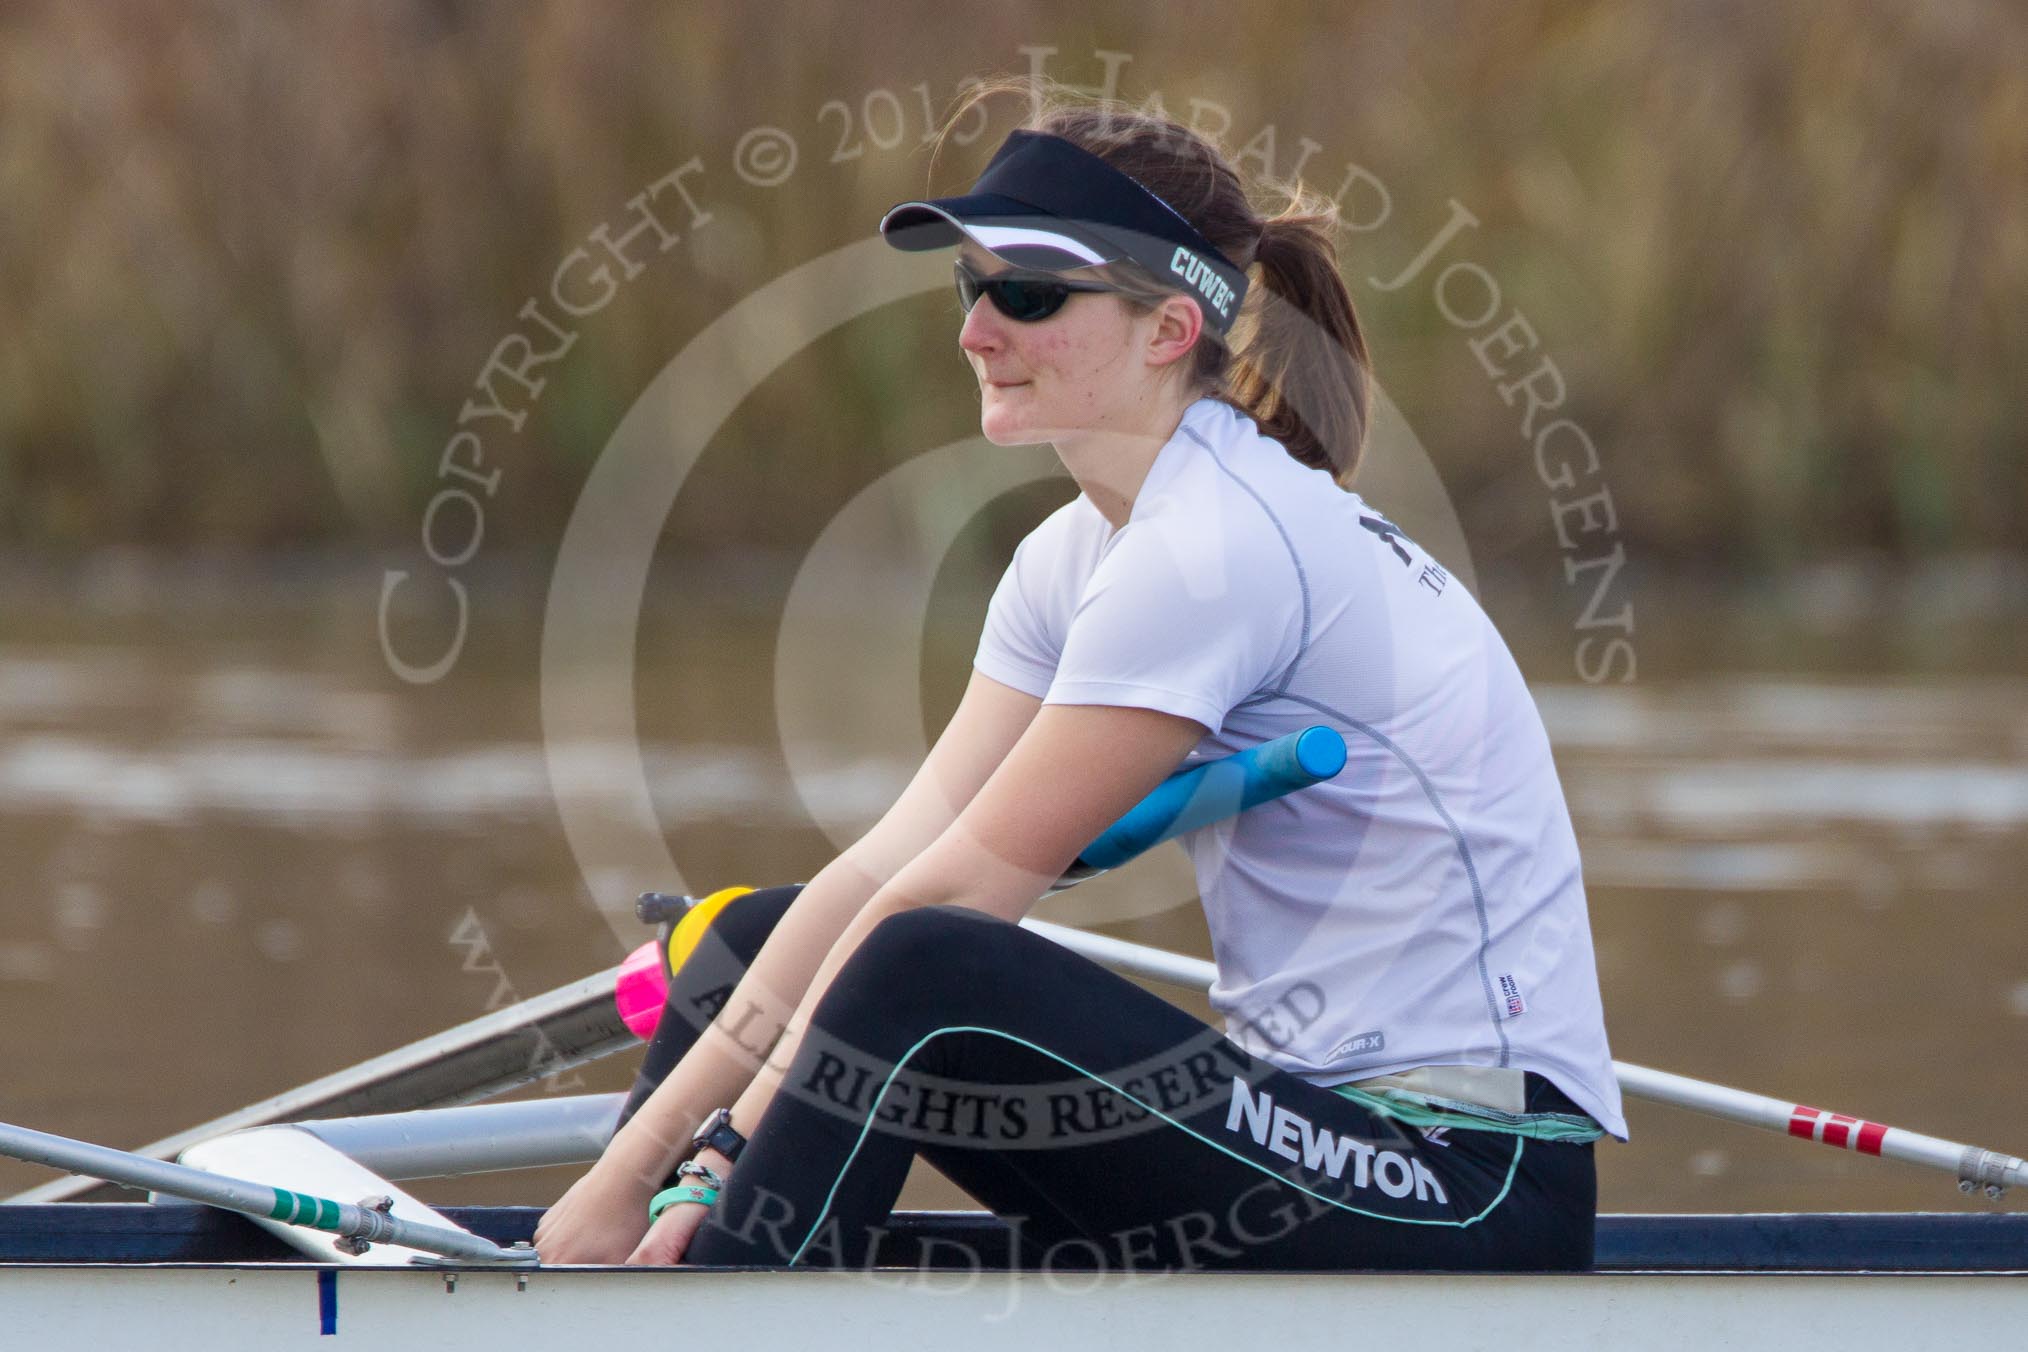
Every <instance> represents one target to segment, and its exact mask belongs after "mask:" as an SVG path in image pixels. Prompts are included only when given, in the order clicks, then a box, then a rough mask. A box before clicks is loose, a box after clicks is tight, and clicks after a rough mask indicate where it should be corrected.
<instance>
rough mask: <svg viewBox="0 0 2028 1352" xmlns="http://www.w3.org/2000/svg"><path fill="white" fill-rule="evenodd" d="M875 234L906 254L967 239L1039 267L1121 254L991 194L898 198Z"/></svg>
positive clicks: (1011, 260)
mask: <svg viewBox="0 0 2028 1352" xmlns="http://www.w3.org/2000/svg"><path fill="white" fill-rule="evenodd" d="M880 233H881V236H882V237H883V238H884V239H886V240H887V242H888V243H889V244H891V245H893V246H894V247H895V248H897V249H901V250H903V251H905V252H908V253H923V252H927V251H929V250H932V249H948V248H954V247H956V245H957V244H958V243H959V241H960V240H965V239H969V240H971V241H972V242H973V243H974V244H976V245H978V246H979V247H980V248H982V249H984V250H986V251H987V252H988V253H990V254H992V255H993V256H994V257H995V258H998V259H1000V260H1001V261H1002V262H1005V263H1007V264H1009V265H1011V266H1013V267H1018V268H1027V269H1033V270H1036V271H1042V272H1068V271H1070V270H1071V269H1073V268H1088V267H1096V266H1098V265H1099V264H1101V263H1111V262H1116V261H1117V260H1119V259H1121V258H1123V257H1125V256H1126V255H1125V254H1124V253H1123V252H1121V250H1119V249H1118V248H1117V247H1115V246H1113V245H1112V244H1110V243H1108V242H1107V241H1106V240H1105V239H1104V238H1103V237H1101V236H1100V235H1098V234H1097V233H1096V232H1093V231H1090V230H1081V229H1079V228H1078V227H1077V226H1076V225H1075V224H1074V223H1072V222H1069V221H1065V220H1064V219H1063V218H1062V217H1059V216H1053V215H1051V214H1050V213H1048V212H1046V211H1041V210H1039V209H1037V208H1035V207H1032V206H1029V205H1028V204H1027V203H1025V202H1017V201H1015V200H1014V199H1013V198H1011V197H1001V196H998V195H997V194H992V193H977V194H973V195H972V196H969V197H939V198H936V199H934V200H931V201H927V202H903V203H902V204H901V205H900V206H897V207H895V208H893V209H892V210H890V211H889V212H888V213H887V215H885V216H883V217H882V218H881V221H880Z"/></svg>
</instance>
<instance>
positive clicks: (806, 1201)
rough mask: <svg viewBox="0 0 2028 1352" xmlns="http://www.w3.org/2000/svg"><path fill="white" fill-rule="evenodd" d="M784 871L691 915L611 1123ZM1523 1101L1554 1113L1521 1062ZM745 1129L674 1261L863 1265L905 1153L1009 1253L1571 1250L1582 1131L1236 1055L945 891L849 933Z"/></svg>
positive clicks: (657, 1072)
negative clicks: (1473, 1124) (719, 907)
mask: <svg viewBox="0 0 2028 1352" xmlns="http://www.w3.org/2000/svg"><path fill="white" fill-rule="evenodd" d="M798 890H799V889H798V888H794V887H780V888H772V889H769V890H766V891H761V892H754V893H750V894H748V895H746V896H744V897H741V898H740V899H739V900H737V901H735V902H733V903H732V904H731V905H730V906H728V907H727V908H726V909H725V910H724V911H722V912H721V913H720V914H719V916H718V917H717V918H716V919H715V920H714V921H713V923H712V926H711V929H710V931H709V932H708V933H707V934H706V935H705V936H704V939H703V941H702V942H701V943H700V944H699V945H698V947H697V949H696V951H695V952H694V953H693V954H692V956H691V958H690V960H689V961H688V962H686V963H685V964H684V966H683V968H682V970H681V971H680V972H679V973H678V974H677V978H676V980H675V981H674V982H673V983H672V984H671V987H670V992H669V1001H668V1005H667V1007H666V1008H665V1010H664V1013H663V1017H662V1021H661V1026H660V1027H659V1028H658V1029H657V1031H656V1033H655V1037H654V1040H653V1042H652V1043H651V1044H650V1045H649V1048H648V1052H647V1057H646V1060H645V1061H644V1063H643V1065H642V1069H641V1074H640V1077H639V1079H638V1081H637V1082H636V1084H635V1086H634V1091H633V1093H632V1095H630V1096H629V1098H628V1101H627V1106H626V1109H625V1112H624V1113H623V1115H622V1119H621V1120H622V1121H624V1120H625V1119H626V1118H627V1117H630V1116H631V1115H632V1114H633V1112H634V1111H635V1109H637V1108H638V1107H639V1106H640V1104H641V1102H642V1101H643V1100H645V1099H646V1098H647V1096H648V1095H649V1094H650V1093H652V1092H653V1091H654V1088H655V1086H656V1085H658V1084H660V1083H661V1081H662V1078H663V1077H664V1076H666V1075H667V1074H668V1073H669V1071H670V1069H671V1068H672V1067H673V1066H674V1065H675V1064H676V1062H677V1061H678V1060H680V1059H681V1057H682V1055H683V1053H684V1052H685V1051H687V1050H688V1049H689V1047H690V1045H691V1043H692V1042H693V1041H695V1039H696V1037H697V1034H698V1031H699V1030H700V1029H701V1028H702V1027H703V1026H704V1025H705V1024H706V1023H707V1022H709V1020H710V1019H711V1018H712V1017H713V1016H714V1015H716V1014H717V1013H718V1011H719V1009H720V1007H721V1006H723V1005H724V1004H725V1002H726V1000H727V998H728V997H729V996H730V994H731V990H732V987H733V985H734V984H735V983H736V982H737V981H738V980H739V977H740V974H741V973H742V972H743V971H744V970H745V966H746V964H747V963H748V962H750V961H751V960H752V958H753V955H754V954H755V953H757V952H758V951H759V949H760V946H761V944H762V943H763V942H765V941H766V938H767V935H768V933H769V932H770V931H771V930H772V929H773V928H774V924H775V922H776V921H777V920H778V919H780V918H781V916H782V914H783V913H784V912H785V911H786V910H787V909H788V907H789V905H790V903H791V902H792V901H793V900H794V898H795V896H796V893H797V891H798ZM732 1014H733V1016H734V1017H733V1018H732V1021H731V1026H732V1027H733V1028H734V1029H738V1028H740V1027H742V1026H743V1021H742V1020H741V1019H740V1018H739V1017H738V1015H739V1011H732ZM755 1021H756V1022H758V1019H756V1020H755ZM1528 1107H1529V1109H1530V1111H1559V1112H1574V1111H1577V1110H1576V1109H1575V1108H1573V1107H1572V1106H1571V1104H1570V1102H1569V1100H1568V1099H1567V1098H1565V1097H1564V1096H1563V1094H1562V1093H1561V1092H1560V1091H1558V1090H1557V1089H1556V1087H1555V1086H1554V1085H1552V1084H1550V1083H1549V1082H1548V1081H1547V1080H1544V1079H1542V1078H1540V1077H1538V1076H1534V1075H1530V1076H1529V1102H1528ZM751 1131H752V1134H751V1137H750V1141H749V1144H748V1146H747V1149H746V1152H745V1154H744V1155H743V1156H742V1157H741V1159H740V1161H739V1165H738V1168H737V1169H736V1170H735V1171H734V1173H733V1176H732V1178H731V1179H730V1180H729V1182H728V1184H727V1187H726V1190H725V1193H724V1195H723V1196H722V1197H721V1198H720V1199H719V1202H718V1204H717V1206H716V1207H715V1208H714V1210H713V1214H712V1216H711V1218H710V1220H709V1221H708V1222H707V1223H706V1225H705V1226H704V1228H703V1229H701V1230H700V1231H699V1232H698V1234H697V1237H696V1238H695V1239H694V1240H693V1242H692V1244H691V1247H690V1252H689V1254H688V1255H687V1261H689V1262H693V1263H698V1264H706V1265H762V1266H780V1265H783V1264H802V1265H811V1266H834V1265H835V1266H853V1267H860V1266H866V1265H869V1264H878V1263H880V1262H881V1261H882V1259H881V1253H880V1241H881V1238H882V1236H883V1233H884V1232H883V1229H882V1226H883V1223H884V1222H886V1220H887V1218H888V1214H889V1212H890V1210H891V1209H892V1207H893V1205H894V1200H895V1198H896V1196H897V1195H898V1194H899V1193H900V1191H901V1186H902V1182H903V1180H904V1179H905V1178H906V1176H907V1173H908V1168H909V1163H910V1160H911V1159H912V1158H913V1157H914V1156H916V1155H920V1156H922V1157H923V1158H924V1159H926V1160H928V1161H929V1162H930V1163H931V1164H932V1165H934V1166H935V1167H936V1168H937V1169H938V1170H939V1171H940V1172H942V1173H943V1174H945V1175H946V1176H948V1177H949V1178H950V1179H951V1181H953V1182H954V1183H956V1184H957V1185H958V1186H959V1187H961V1188H963V1189H964V1190H965V1191H966V1192H968V1193H970V1194H971V1195H972V1196H973V1197H975V1198H977V1199H978V1200H979V1201H980V1202H982V1203H983V1204H985V1205H986V1206H987V1207H990V1208H991V1209H992V1210H993V1211H994V1212H995V1213H996V1214H997V1215H999V1216H1000V1217H1001V1218H1002V1219H1004V1220H1006V1221H1007V1222H1008V1223H1009V1225H1010V1226H1011V1227H1012V1228H1013V1231H1014V1239H1013V1241H1012V1243H1013V1247H1014V1248H1015V1250H1016V1257H1017V1258H1018V1259H1019V1261H1021V1262H1022V1263H1024V1264H1025V1265H1030V1266H1036V1265H1039V1266H1050V1265H1052V1264H1054V1265H1056V1266H1060V1267H1066V1268H1067V1267H1080V1268H1086V1269H1089V1268H1091V1267H1099V1268H1103V1269H1107V1270H1119V1269H1127V1270H1132V1271H1170V1270H1185V1269H1193V1268H1313V1269H1316V1268H1322V1269H1342V1268H1396V1269H1399V1268H1436V1269H1454V1270H1510V1271H1522V1270H1544V1269H1580V1268H1586V1267H1589V1266H1590V1265H1591V1258H1592V1228H1593V1221H1594V1216H1595V1211H1596V1207H1597V1181H1596V1176H1595V1174H1594V1172H1593V1165H1592V1149H1591V1146H1590V1145H1589V1144H1570V1143H1562V1142H1547V1141H1536V1140H1524V1139H1523V1138H1521V1137H1518V1136H1514V1135H1509V1134H1506V1133H1502V1132H1493V1131H1480V1130H1462V1129H1452V1130H1449V1131H1442V1130H1439V1131H1435V1132H1431V1133H1428V1134H1425V1133H1424V1132H1423V1131H1421V1130H1419V1129H1417V1128H1414V1127H1410V1126H1407V1125H1405V1124H1403V1123H1400V1122H1397V1121H1395V1120H1394V1119H1392V1118H1388V1117H1382V1116H1379V1115H1377V1114H1374V1113H1371V1112H1368V1111H1367V1110H1366V1109H1364V1108H1362V1107H1360V1106H1359V1105H1358V1104H1356V1103H1354V1102H1352V1101H1351V1100H1349V1099H1346V1098H1343V1097H1341V1096H1339V1095H1337V1094H1334V1093H1332V1092H1331V1091H1329V1090H1327V1089H1320V1088H1318V1087H1317V1086H1315V1085H1312V1084H1310V1083H1308V1082H1307V1081H1304V1080H1301V1079H1298V1078H1297V1077H1295V1076H1293V1075H1290V1074H1287V1073H1286V1072H1283V1071H1280V1070H1277V1069H1275V1068H1274V1067H1272V1066H1270V1065H1269V1064H1267V1063H1266V1062H1265V1061H1261V1060H1259V1059H1257V1058H1254V1057H1251V1056H1249V1055H1248V1054H1247V1053H1245V1052H1244V1051H1242V1050H1240V1049H1239V1048H1238V1047H1237V1046H1235V1045H1234V1044H1232V1043H1231V1042H1229V1041H1227V1040H1226V1039H1225V1038H1224V1037H1222V1036H1221V1035H1219V1034H1218V1033H1217V1032H1216V1031H1215V1030H1213V1029H1211V1028H1209V1027H1207V1026H1205V1025H1204V1024H1203V1023H1201V1022H1199V1021H1198V1020H1197V1019H1195V1018H1192V1017H1191V1016H1190V1015H1189V1014H1187V1013H1185V1012H1184V1011H1183V1010H1181V1009H1178V1008H1177V1007H1176V1006H1174V1005H1172V1004H1170V1003H1168V1002H1167V1001H1165V1000H1162V999H1160V998H1158V997H1157V996H1154V995H1151V994H1149V993H1148V992H1146V991H1144V990H1142V989H1141V988H1139V987H1138V986H1135V985H1134V984H1133V983H1131V982H1129V981H1127V980H1125V979H1123V978H1121V977H1119V976H1117V975H1115V974H1113V973H1112V972H1109V971H1107V970H1105V969H1104V968H1102V967H1100V966H1098V965H1097V964H1095V963H1093V962H1091V961H1089V960H1088V959H1086V958H1084V957H1081V956H1079V955H1078V954H1076V953H1073V952H1071V951H1070V950H1069V949H1066V948H1064V947H1062V946H1061V945H1058V944H1055V943H1052V942H1050V941H1049V940H1047V939H1044V938H1042V937H1041V936H1040V935H1037V934H1033V933H1030V932H1029V931H1027V930H1024V929H1022V928H1021V927H1020V926H1018V925H1012V924H1009V923H1007V922H1005V921H1003V920H997V919H994V918H992V917H989V916H985V915H982V914H980V913H978V912H975V911H969V910H965V909H962V908H960V907H954V906H936V907H929V908H926V909H923V910H918V911H911V912H907V913H905V914H902V915H898V916H894V917H892V918H890V919H888V920H885V921H883V922H882V923H881V924H880V925H879V926H877V927H876V928H875V929H874V931H873V932H872V933H871V934H870V935H868V936H867V938H866V940H865V942H864V943H863V944H862V945H861V947H860V949H859V951H858V952H857V953H855V954H854V955H853V957H852V960H851V962H849V963H847V964H846V966H845V967H844V969H843V970H842V971H840V972H839V974H838V977H837V979H836V981H835V982H834V983H833V985H832V987H831V989H830V991H828V992H827V993H826V994H825V996H824V999H823V1000H822V1001H821V1002H820V1003H819V1005H818V1006H817V1010H816V1014H815V1018H814V1027H813V1028H812V1030H811V1031H810V1033H809V1034H808V1035H807V1036H806V1038H805V1041H804V1042H803V1045H802V1046H801V1047H799V1048H798V1049H797V1053H796V1056H795V1059H794V1062H793V1063H792V1064H791V1066H790V1067H789V1070H788V1074H787V1076H786V1078H785V1079H784V1081H783V1084H782V1088H781V1091H780V1092H779V1093H778V1094H777V1095H776V1097H775V1100H774V1102H773V1103H772V1104H771V1105H770V1107H769V1108H768V1111H767V1115H766V1116H765V1117H764V1118H763V1119H762V1120H761V1121H760V1122H759V1123H758V1124H754V1125H753V1126H752V1128H751ZM985 1261H986V1262H988V1263H990V1262H994V1261H1004V1257H995V1258H989V1259H986V1260H985Z"/></svg>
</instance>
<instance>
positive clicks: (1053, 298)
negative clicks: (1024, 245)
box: [956, 263, 1073, 324]
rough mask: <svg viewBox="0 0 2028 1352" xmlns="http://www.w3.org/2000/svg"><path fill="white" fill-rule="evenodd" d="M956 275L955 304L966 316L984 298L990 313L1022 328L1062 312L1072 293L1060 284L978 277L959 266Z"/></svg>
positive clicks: (1014, 278)
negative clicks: (988, 299)
mask: <svg viewBox="0 0 2028 1352" xmlns="http://www.w3.org/2000/svg"><path fill="white" fill-rule="evenodd" d="M956 274H957V282H958V304H959V306H960V307H962V308H963V310H964V311H965V313H966V314H970V313H971V312H972V307H973V306H974V305H977V304H978V303H979V297H980V296H987V297H990V298H991V299H992V301H993V308H994V309H996V310H998V311H999V312H1000V313H1001V314H1003V315H1005V316H1007V318H1009V319H1012V320H1014V321H1016V322H1017V323H1022V324H1033V323H1035V322H1036V321H1038V320H1043V319H1047V318H1049V317H1050V316H1051V315H1053V314H1055V313H1056V312H1057V311H1058V310H1061V309H1062V308H1063V303H1064V302H1065V301H1067V300H1069V299H1070V293H1071V291H1072V290H1073V288H1071V287H1068V286H1065V285H1064V284H1063V283H1061V282H1050V281H1042V280H1038V279H1034V278H1025V277H1004V276H1003V277H981V276H980V275H979V274H978V273H976V272H973V271H972V270H971V269H970V268H968V267H966V266H965V265H964V264H962V263H960V264H958V265H957V268H956Z"/></svg>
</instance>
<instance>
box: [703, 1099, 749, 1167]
mask: <svg viewBox="0 0 2028 1352" xmlns="http://www.w3.org/2000/svg"><path fill="white" fill-rule="evenodd" d="M706 1146H709V1147H711V1148H712V1149H713V1150H716V1151H717V1152H718V1153H719V1154H721V1155H723V1156H725V1157H726V1158H727V1159H729V1160H731V1161H732V1162H733V1163H735V1164H737V1163H739V1152H740V1151H742V1150H744V1149H746V1137H744V1136H742V1135H740V1134H739V1133H738V1132H736V1131H734V1130H733V1129H732V1109H730V1108H716V1109H713V1110H712V1113H711V1116H709V1117H707V1118H705V1119H704V1120H703V1121H702V1122H699V1123H698V1124H697V1134H696V1135H695V1136H693V1137H692V1138H691V1139H690V1148H691V1149H692V1150H693V1151H695V1150H702V1149H704V1148H705V1147H706Z"/></svg>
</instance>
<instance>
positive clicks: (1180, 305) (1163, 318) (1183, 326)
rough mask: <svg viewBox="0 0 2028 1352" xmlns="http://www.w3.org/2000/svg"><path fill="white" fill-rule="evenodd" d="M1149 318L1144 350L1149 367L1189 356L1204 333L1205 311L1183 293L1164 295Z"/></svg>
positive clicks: (1163, 364)
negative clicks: (1181, 294) (1149, 323)
mask: <svg viewBox="0 0 2028 1352" xmlns="http://www.w3.org/2000/svg"><path fill="white" fill-rule="evenodd" d="M1149 319H1150V320H1152V321H1153V322H1152V324H1151V326H1150V327H1149V329H1148V340H1147V345H1146V349H1145V351H1146V354H1147V360H1148V365H1150V366H1168V365H1170V364H1171V363H1173V362H1176V361H1180V360H1181V359H1182V358H1184V357H1186V356H1188V355H1189V354H1190V351H1191V349H1193V348H1195V347H1196V346H1197V340H1198V338H1199V337H1201V336H1202V335H1203V332H1204V312H1203V311H1202V310H1200V309H1198V308H1197V302H1196V301H1194V300H1190V299H1188V298H1186V297H1183V296H1164V297H1163V298H1162V300H1161V303H1160V304H1158V305H1157V306H1156V307H1155V309H1154V311H1153V313H1152V314H1150V315H1149Z"/></svg>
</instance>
